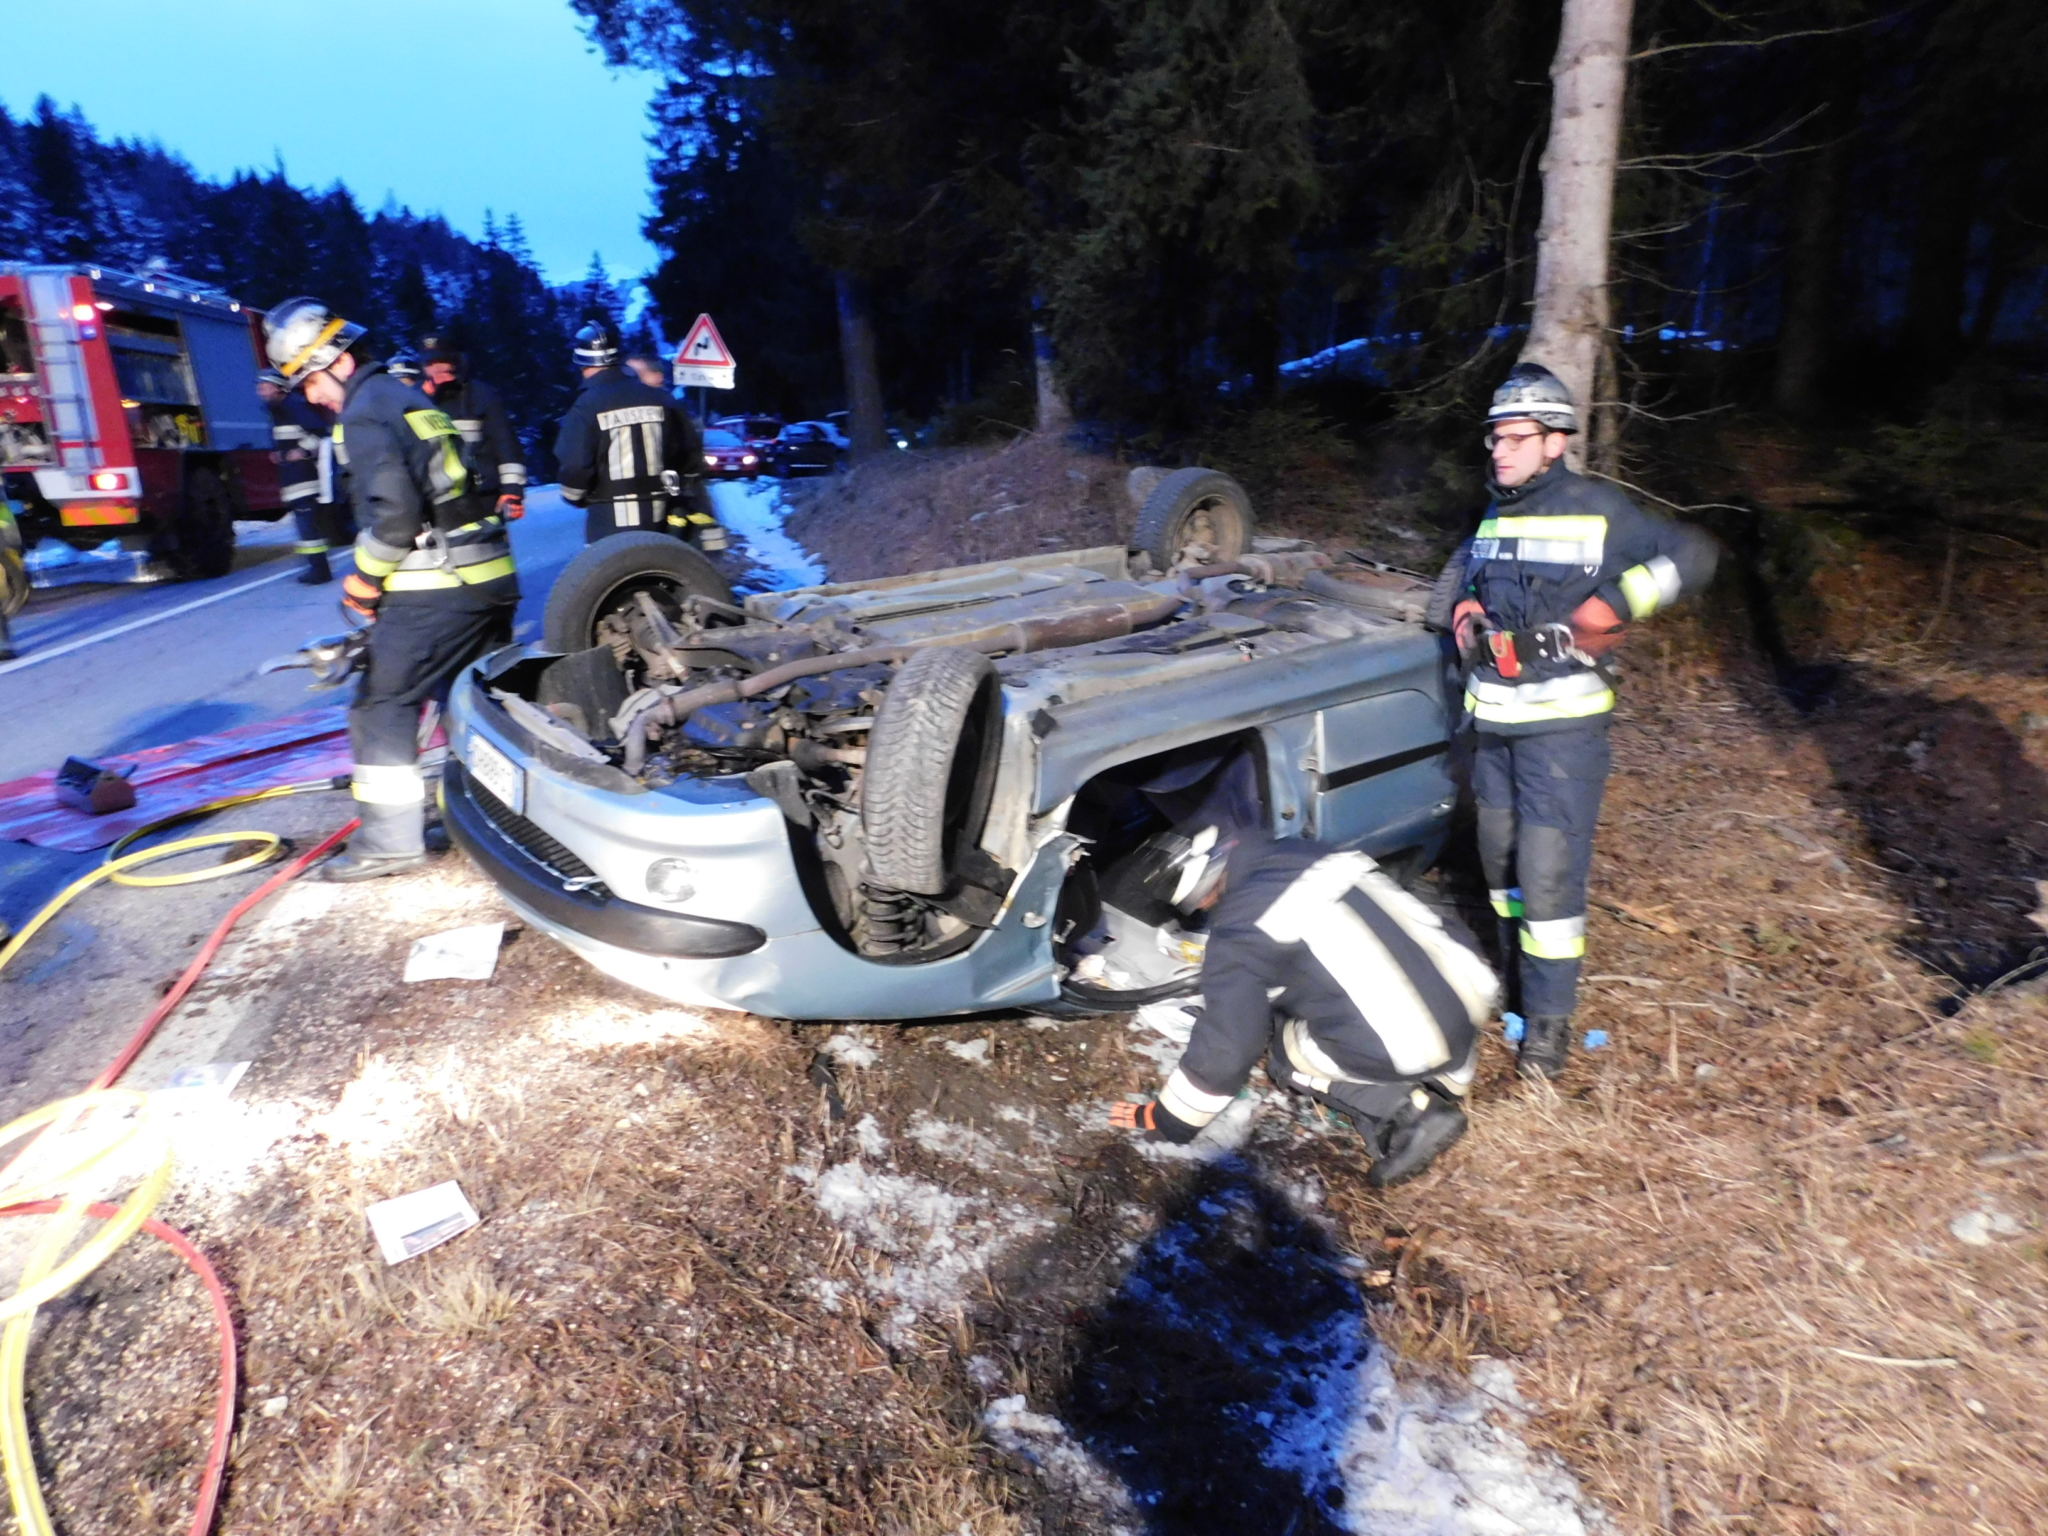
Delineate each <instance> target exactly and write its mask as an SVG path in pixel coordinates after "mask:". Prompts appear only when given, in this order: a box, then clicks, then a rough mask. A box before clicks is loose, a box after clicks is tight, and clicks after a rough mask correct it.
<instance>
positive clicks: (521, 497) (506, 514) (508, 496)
mask: <svg viewBox="0 0 2048 1536" xmlns="http://www.w3.org/2000/svg"><path fill="white" fill-rule="evenodd" d="M498 516H499V517H501V518H503V519H504V520H505V521H506V522H508V523H516V522H518V521H519V519H520V518H522V517H524V516H526V493H525V492H524V491H506V492H505V493H503V494H502V495H501V496H499V497H498Z"/></svg>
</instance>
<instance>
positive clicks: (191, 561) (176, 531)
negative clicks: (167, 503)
mask: <svg viewBox="0 0 2048 1536" xmlns="http://www.w3.org/2000/svg"><path fill="white" fill-rule="evenodd" d="M150 553H151V555H152V556H153V557H154V558H155V559H157V560H160V561H162V562H163V563H164V564H165V565H168V566H169V567H170V568H171V571H172V574H174V575H176V576H178V577H179V578H180V579H182V580H185V581H203V580H207V579H209V578H211V577H214V576H225V575H227V573H228V572H229V571H231V570H233V569H234V565H235V502H234V498H233V497H232V496H231V495H230V494H229V493H228V486H227V482H226V481H225V480H223V479H221V477H220V471H219V470H217V469H212V468H209V467H207V466H204V465H201V466H198V467H195V468H194V469H193V470H192V471H191V472H190V473H189V474H187V475H186V476H185V498H184V501H183V502H182V503H181V504H180V506H179V507H178V510H177V512H176V513H175V514H173V515H172V517H171V520H170V526H169V527H168V528H165V529H164V530H163V531H162V532H161V533H160V534H159V535H158V537H157V541H156V544H155V547H154V548H153V549H152V550H151V551H150Z"/></svg>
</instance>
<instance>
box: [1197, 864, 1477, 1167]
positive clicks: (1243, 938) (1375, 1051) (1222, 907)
mask: <svg viewBox="0 0 2048 1536" xmlns="http://www.w3.org/2000/svg"><path fill="white" fill-rule="evenodd" d="M1498 995H1499V983H1498V981H1497V980H1496V979H1495V977H1494V974H1493V971H1492V970H1491V969H1490V968H1489V967H1488V966H1487V964H1486V962H1485V961H1484V960H1482V959H1481V958H1480V957H1479V955H1478V953H1477V951H1476V950H1474V949H1473V948H1472V946H1471V945H1470V944H1468V943H1466V942H1465V941H1464V939H1463V938H1462V937H1461V936H1460V934H1458V933H1454V932H1453V931H1452V930H1451V929H1450V928H1448V927H1447V926H1446V924H1445V921H1444V919H1443V917H1442V916H1440V915H1439V914H1438V913H1436V912H1434V911H1432V910H1431V909H1430V908H1428V907H1426V906H1424V905H1423V904H1422V903H1421V902H1420V901H1418V900H1416V899H1415V897H1413V896H1411V895H1410V894H1409V893H1408V892H1406V891H1404V890H1402V889H1401V887H1400V886H1399V885H1397V884H1395V883H1394V881H1393V880H1392V879H1390V878H1389V877H1388V876H1387V875H1385V874H1384V873H1382V872H1381V870H1380V868H1379V866H1378V865H1376V864H1375V863H1373V861H1372V860H1371V859H1369V858H1367V857H1366V856H1365V855H1364V854H1362V853H1339V852H1337V851H1336V850H1334V849H1331V848H1328V847H1325V846H1323V845H1322V844H1319V843H1313V842H1308V841H1306V840H1300V839H1295V840H1289V841H1284V842H1275V843H1249V844H1241V845H1239V847H1238V848H1236V849H1235V850H1233V852H1232V854H1231V858H1230V868H1229V880H1228V883H1227V885H1226V886H1225V887H1224V892H1223V899H1222V900H1221V901H1219V902H1218V903H1217V905H1216V910H1215V913H1214V915H1213V916H1212V917H1211V919H1210V924H1209V945H1208V952H1207V954H1206V956H1205V957H1204V959H1203V961H1202V996H1203V999H1204V1001H1205V1003H1206V1007H1205V1008H1204V1011H1203V1013H1202V1016H1201V1018H1200V1019H1199V1020H1197V1022H1196V1024H1195V1028H1194V1032H1193V1034H1191V1035H1190V1036H1189V1038H1188V1046H1187V1050H1186V1051H1185V1052H1184V1053H1183V1054H1182V1056H1181V1059H1180V1065H1179V1066H1177V1067H1175V1068H1174V1070H1173V1073H1172V1075H1171V1076H1169V1077H1168V1078H1167V1080H1166V1086H1165V1087H1164V1088H1163V1089H1161V1090H1160V1094H1159V1108H1160V1110H1161V1111H1162V1112H1163V1114H1165V1115H1168V1116H1171V1117H1172V1119H1173V1120H1175V1121H1178V1122H1179V1125H1178V1126H1166V1127H1164V1129H1165V1131H1166V1134H1167V1136H1168V1138H1169V1139H1182V1138H1181V1137H1178V1136H1176V1134H1175V1133H1176V1132H1178V1131H1181V1130H1183V1129H1185V1128H1198V1127H1200V1126H1204V1125H1207V1124H1208V1123H1209V1121H1211V1120H1212V1119H1214V1118H1215V1117H1216V1116H1217V1115H1218V1114H1219V1113H1221V1112H1222V1110H1223V1109H1224V1107H1225V1106H1226V1105H1228V1104H1229V1103H1230V1101H1231V1099H1232V1098H1234V1097H1235V1096H1236V1095H1237V1092H1238V1090H1239V1089H1240V1088H1242V1087H1243V1086H1244V1085H1245V1080H1246V1079H1247V1078H1249V1077H1250V1076H1251V1070H1252V1068H1253V1066H1254V1065H1256V1064H1257V1062H1258V1059H1259V1057H1260V1056H1261V1055H1262V1054H1263V1053H1264V1052H1265V1051H1266V1049H1267V1048H1268V1046H1269V1045H1270V1043H1271V1042H1272V1039H1273V1032H1274V1025H1275V1023H1276V1021H1279V1020H1285V1021H1287V1023H1286V1028H1287V1030H1288V1052H1289V1054H1290V1056H1292V1057H1294V1059H1295V1060H1296V1061H1297V1062H1304V1063H1306V1064H1310V1065H1313V1066H1314V1067H1315V1068H1316V1070H1318V1071H1321V1072H1323V1073H1324V1074H1325V1075H1326V1076H1327V1077H1329V1078H1330V1079H1331V1080H1333V1081H1335V1080H1339V1079H1344V1080H1349V1081H1353V1082H1368V1083H1401V1082H1422V1081H1425V1080H1427V1079H1429V1078H1433V1077H1439V1076H1446V1075H1456V1074H1458V1073H1459V1072H1461V1071H1462V1070H1463V1069H1464V1067H1465V1065H1466V1064H1467V1063H1468V1062H1469V1061H1470V1059H1471V1057H1472V1050H1473V1045H1474V1043H1475V1041H1476V1040H1477V1029H1478V1025H1479V1023H1480V1022H1481V1021H1482V1020H1484V1019H1485V1018H1486V1016H1487V1014H1488V1012H1489V1011H1490V1010H1491V1009H1492V1007H1493V1004H1494V1001H1495V999H1496V997H1497V996H1498ZM1189 1134H1192V1131H1191V1130H1189Z"/></svg>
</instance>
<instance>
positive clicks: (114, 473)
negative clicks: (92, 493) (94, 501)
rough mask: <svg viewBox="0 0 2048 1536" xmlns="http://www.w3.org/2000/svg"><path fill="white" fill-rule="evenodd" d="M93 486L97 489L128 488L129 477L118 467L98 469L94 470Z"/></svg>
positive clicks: (119, 489) (114, 489)
mask: <svg viewBox="0 0 2048 1536" xmlns="http://www.w3.org/2000/svg"><path fill="white" fill-rule="evenodd" d="M92 488H93V489H94V490H96V491H121V490H126V489H127V488H128V477H127V476H126V475H124V474H122V473H121V471H119V470H118V469H96V470H94V471H93V472H92Z"/></svg>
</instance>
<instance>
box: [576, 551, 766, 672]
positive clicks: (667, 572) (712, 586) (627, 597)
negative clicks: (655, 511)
mask: <svg viewBox="0 0 2048 1536" xmlns="http://www.w3.org/2000/svg"><path fill="white" fill-rule="evenodd" d="M641 592H646V593H648V594H650V595H651V596H652V597H653V598H654V600H655V602H657V603H658V604H660V605H661V607H662V609H663V610H664V611H665V612H667V613H670V614H672V615H673V614H678V613H680V612H681V611H682V604H683V599H684V598H687V597H711V598H716V599H717V600H718V601H720V602H722V603H729V602H731V601H732V600H733V598H732V587H731V585H730V584H729V583H728V582H727V581H726V579H725V578H724V577H723V576H721V575H719V574H718V571H717V570H716V569H715V568H714V567H713V566H712V564H711V562H710V561H709V560H707V559H705V558H704V556H703V555H702V554H700V553H698V552H697V551H696V550H695V549H692V548H691V547H690V546H689V545H687V544H685V543H684V542H683V541H682V540H681V539H678V538H674V537H672V536H670V535H669V534H666V533H652V532H647V531H640V532H634V533H614V534H610V535H607V536H606V537H605V538H602V539H599V540H598V541H597V542H596V543H595V544H592V545H591V546H589V547H588V548H587V549H585V550H584V551H583V552H582V553H581V554H579V555H578V556H576V558H575V559H573V560H571V561H570V562H569V563H568V564H567V565H566V566H564V567H563V568H562V574H561V575H560V576H558V577H556V578H555V586H554V590H553V591H552V592H550V593H548V605H547V610H546V612H545V613H544V614H543V615H542V617H541V640H542V643H543V644H545V645H546V646H547V648H548V649H549V650H551V651H561V652H563V653H564V654H568V653H570V652H574V651H583V650H588V649H590V648H591V647H592V646H594V645H601V644H603V643H604V642H603V641H602V640H601V639H600V638H599V636H598V627H599V625H600V624H602V623H603V621H604V620H605V619H606V618H607V617H608V616H610V615H612V614H615V613H626V612H630V611H632V609H633V607H634V606H635V598H636V597H637V595H638V594H639V593H641Z"/></svg>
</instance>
